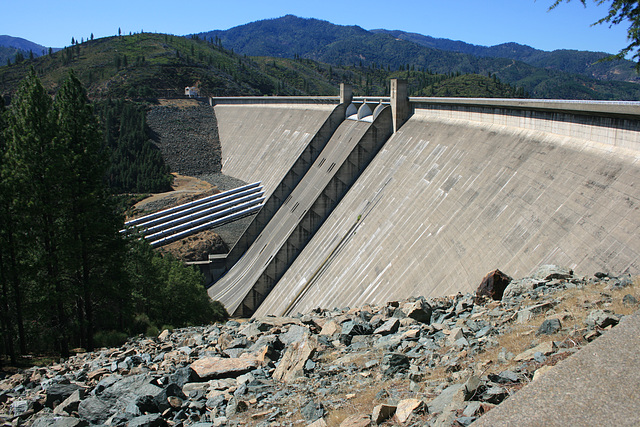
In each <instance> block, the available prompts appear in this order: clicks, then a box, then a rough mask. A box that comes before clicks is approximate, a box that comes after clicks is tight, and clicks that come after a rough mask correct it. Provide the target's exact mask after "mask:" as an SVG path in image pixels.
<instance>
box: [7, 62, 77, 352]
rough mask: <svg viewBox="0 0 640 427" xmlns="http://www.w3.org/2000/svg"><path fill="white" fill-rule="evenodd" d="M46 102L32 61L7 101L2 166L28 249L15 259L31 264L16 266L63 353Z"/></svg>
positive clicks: (57, 161) (55, 156)
mask: <svg viewBox="0 0 640 427" xmlns="http://www.w3.org/2000/svg"><path fill="white" fill-rule="evenodd" d="M51 104H52V102H51V98H50V97H49V96H48V95H47V93H46V92H45V90H44V88H43V87H42V84H41V83H40V80H39V79H38V77H37V76H36V72H35V70H34V69H33V67H32V68H31V70H30V71H29V73H28V74H27V76H26V77H25V79H24V80H23V81H22V83H21V84H20V88H19V89H18V92H17V94H16V97H15V99H14V100H13V102H12V103H11V114H10V115H9V120H8V126H7V167H8V168H9V170H10V171H11V175H10V176H9V177H7V179H8V180H9V185H10V186H11V189H12V192H13V193H12V200H13V201H14V202H15V204H14V206H13V207H12V209H14V210H15V211H16V214H15V215H14V216H13V218H14V220H15V218H19V219H20V221H19V222H18V223H17V227H16V229H17V232H18V233H19V235H18V236H17V237H16V240H18V239H19V240H20V242H21V243H22V244H23V245H24V246H25V247H27V248H29V249H30V250H29V251H23V252H22V253H21V254H20V259H21V260H22V261H23V262H25V263H28V265H30V266H31V267H32V268H31V269H30V271H21V280H20V282H21V287H22V286H24V285H25V284H27V283H28V286H27V287H28V288H32V291H31V292H33V295H37V296H38V298H39V299H38V302H39V304H40V305H39V308H38V312H39V313H40V315H46V321H44V320H43V321H44V322H45V323H46V325H45V327H48V330H47V332H48V335H50V336H51V337H52V338H53V340H54V343H55V347H56V348H57V350H58V351H60V353H61V354H62V355H63V356H64V355H67V354H68V348H69V347H68V336H67V333H66V331H67V327H66V326H67V325H66V323H67V320H68V317H67V316H66V313H65V310H64V301H65V296H66V295H65V288H66V287H65V283H64V279H63V276H62V271H61V269H60V243H61V242H60V233H59V229H58V224H57V222H58V218H59V213H60V197H59V196H60V195H59V192H60V191H59V190H60V188H59V184H60V181H59V180H58V175H57V174H58V170H59V169H60V167H61V153H60V150H58V149H57V147H56V145H55V142H54V136H55V127H54V125H53V123H52V121H51V117H50V116H51ZM15 221H17V220H15ZM27 291H29V289H14V294H15V298H16V306H17V310H22V308H23V307H21V305H22V295H24V294H26V293H27ZM17 320H18V322H21V321H22V319H20V318H18V319H17ZM45 333H46V332H45Z"/></svg>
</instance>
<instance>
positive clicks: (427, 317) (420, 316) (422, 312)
mask: <svg viewBox="0 0 640 427" xmlns="http://www.w3.org/2000/svg"><path fill="white" fill-rule="evenodd" d="M401 308H402V311H403V312H404V314H405V315H406V316H407V317H410V318H411V319H414V320H417V321H418V322H421V323H426V324H427V325H428V324H429V323H431V314H432V311H433V310H432V308H431V306H430V305H429V303H428V302H426V301H425V300H423V299H421V298H419V299H417V300H416V301H415V302H412V303H405V304H403V305H402V307H401Z"/></svg>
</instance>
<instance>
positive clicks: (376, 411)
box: [371, 404, 396, 424]
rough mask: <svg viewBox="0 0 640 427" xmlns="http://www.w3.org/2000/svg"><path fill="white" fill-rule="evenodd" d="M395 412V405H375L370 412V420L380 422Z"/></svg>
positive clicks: (375, 422)
mask: <svg viewBox="0 0 640 427" xmlns="http://www.w3.org/2000/svg"><path fill="white" fill-rule="evenodd" d="M395 413H396V406H394V405H385V404H381V405H376V406H375V407H374V408H373V412H372V413H371V421H373V423H374V424H380V423H383V422H385V421H387V420H388V419H389V418H391V417H393V415H394V414H395Z"/></svg>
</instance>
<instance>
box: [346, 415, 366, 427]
mask: <svg viewBox="0 0 640 427" xmlns="http://www.w3.org/2000/svg"><path fill="white" fill-rule="evenodd" d="M370 425H371V418H370V417H369V415H366V414H356V415H351V416H349V417H347V418H345V419H344V421H342V422H341V423H340V427H369V426H370Z"/></svg>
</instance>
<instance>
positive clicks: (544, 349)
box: [513, 341, 556, 362]
mask: <svg viewBox="0 0 640 427" xmlns="http://www.w3.org/2000/svg"><path fill="white" fill-rule="evenodd" d="M555 350H556V345H555V344H554V343H553V341H547V342H543V343H542V344H539V345H537V346H535V347H534V348H530V349H529V350H525V351H523V352H522V353H520V354H518V355H517V356H516V357H514V358H513V360H515V361H516V362H521V361H525V360H531V359H533V358H534V357H535V354H536V353H541V354H544V355H545V356H547V355H549V354H551V353H553V352H554V351H555Z"/></svg>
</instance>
